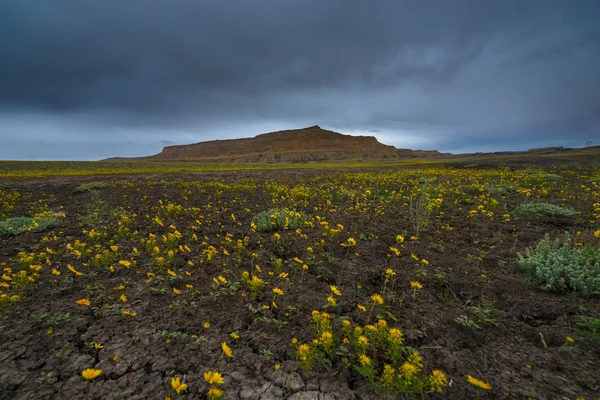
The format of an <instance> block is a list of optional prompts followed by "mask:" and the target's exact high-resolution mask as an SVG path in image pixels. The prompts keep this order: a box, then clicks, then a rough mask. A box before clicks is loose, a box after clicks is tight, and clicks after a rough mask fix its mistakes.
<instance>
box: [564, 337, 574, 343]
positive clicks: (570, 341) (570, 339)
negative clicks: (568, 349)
mask: <svg viewBox="0 0 600 400" xmlns="http://www.w3.org/2000/svg"><path fill="white" fill-rule="evenodd" d="M565 339H566V341H567V343H575V339H573V338H572V337H571V336H567V337H566V338H565Z"/></svg>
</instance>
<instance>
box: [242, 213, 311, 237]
mask: <svg viewBox="0 0 600 400" xmlns="http://www.w3.org/2000/svg"><path fill="white" fill-rule="evenodd" d="M306 222H308V217H307V216H306V215H305V214H304V213H302V212H299V211H296V210H288V209H287V208H273V209H271V210H268V211H263V212H261V213H260V214H258V215H256V216H255V217H254V218H253V219H252V222H251V224H252V226H253V227H255V229H256V230H257V231H258V232H273V231H281V230H288V229H289V230H296V229H298V228H303V227H304V226H305V223H306Z"/></svg>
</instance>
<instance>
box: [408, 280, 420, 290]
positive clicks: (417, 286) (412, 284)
mask: <svg viewBox="0 0 600 400" xmlns="http://www.w3.org/2000/svg"><path fill="white" fill-rule="evenodd" d="M410 286H411V287H412V288H413V289H415V290H416V289H423V285H422V284H421V282H417V281H413V282H411V283H410Z"/></svg>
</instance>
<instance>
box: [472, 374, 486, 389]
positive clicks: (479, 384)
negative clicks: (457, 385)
mask: <svg viewBox="0 0 600 400" xmlns="http://www.w3.org/2000/svg"><path fill="white" fill-rule="evenodd" d="M467 381H469V383H470V384H471V385H473V386H475V388H477V389H481V390H492V385H490V384H489V383H485V382H484V381H480V380H479V379H476V378H473V377H472V376H471V375H468V376H467Z"/></svg>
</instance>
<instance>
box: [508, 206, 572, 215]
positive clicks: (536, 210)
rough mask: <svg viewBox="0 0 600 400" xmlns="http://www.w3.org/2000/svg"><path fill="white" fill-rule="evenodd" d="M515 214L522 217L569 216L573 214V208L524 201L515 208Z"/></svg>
mask: <svg viewBox="0 0 600 400" xmlns="http://www.w3.org/2000/svg"><path fill="white" fill-rule="evenodd" d="M515 214H516V215H518V216H520V217H523V218H538V217H540V216H549V217H561V218H569V217H573V216H575V210H573V209H572V208H567V207H561V206H557V205H555V204H550V203H525V204H521V205H519V206H518V207H517V208H516V210H515Z"/></svg>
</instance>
